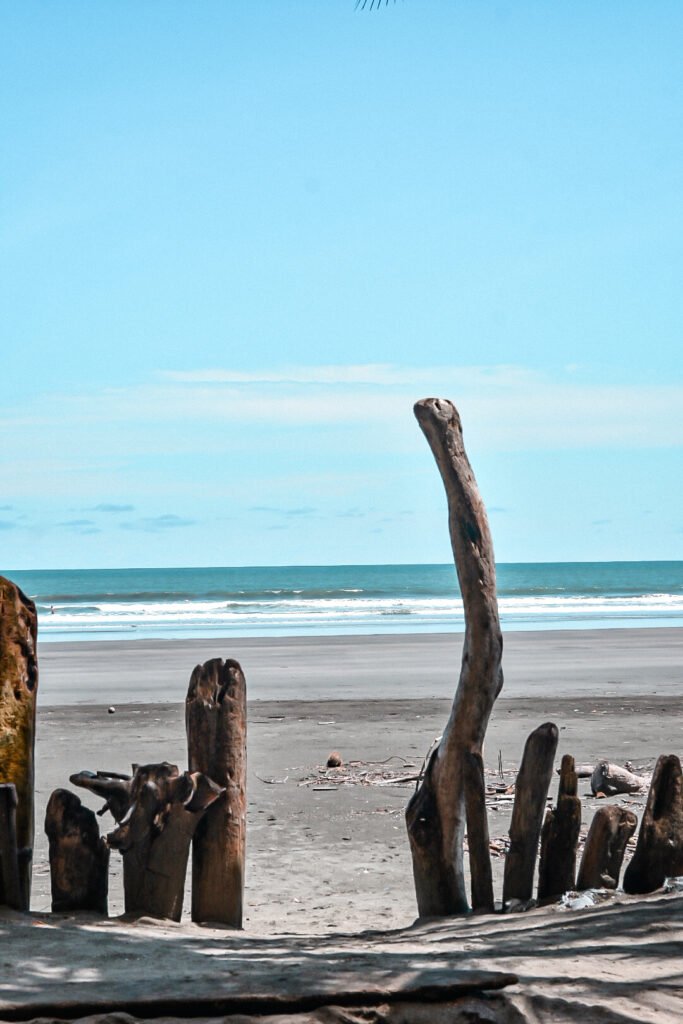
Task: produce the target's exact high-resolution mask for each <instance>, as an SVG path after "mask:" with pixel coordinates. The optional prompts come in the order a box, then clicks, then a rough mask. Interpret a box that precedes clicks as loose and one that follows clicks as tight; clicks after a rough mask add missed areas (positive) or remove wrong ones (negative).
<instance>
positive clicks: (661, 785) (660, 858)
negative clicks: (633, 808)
mask: <svg viewBox="0 0 683 1024" xmlns="http://www.w3.org/2000/svg"><path fill="white" fill-rule="evenodd" d="M681 874H683V773H682V772H681V762H680V760H679V759H678V757H676V755H675V754H663V755H662V756H661V757H660V758H659V759H658V761H657V764H656V765H655V770H654V772H653V775H652V783H651V784H650V791H649V793H648V795H647V803H646V804H645V811H644V812H643V817H642V821H641V823H640V832H639V833H638V842H637V844H636V851H635V853H634V854H633V858H632V860H631V862H630V864H629V865H628V867H627V868H626V871H625V872H624V890H625V891H626V892H629V893H646V892H654V890H655V889H659V887H660V886H661V885H663V883H664V879H665V878H669V877H671V876H674V875H681Z"/></svg>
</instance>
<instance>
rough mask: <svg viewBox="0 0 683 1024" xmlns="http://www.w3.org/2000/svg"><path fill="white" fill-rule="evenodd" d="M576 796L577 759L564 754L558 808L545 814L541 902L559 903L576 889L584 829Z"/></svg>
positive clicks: (539, 879) (540, 862)
mask: <svg viewBox="0 0 683 1024" xmlns="http://www.w3.org/2000/svg"><path fill="white" fill-rule="evenodd" d="M576 794H577V778H576V772H575V771H574V758H573V757H572V756H571V755H570V754H565V755H564V757H563V758H562V767H561V768H560V786H559V792H558V795H557V806H556V807H554V808H551V809H549V810H548V811H547V812H546V816H545V821H544V822H543V829H542V832H541V856H540V860H539V863H538V900H539V903H540V902H550V901H551V900H557V899H559V897H560V896H562V895H563V894H564V893H565V892H570V891H571V890H572V889H573V888H574V879H575V877H576V847H577V845H578V842H579V832H580V830H581V800H580V799H579V797H578V796H577V795H576Z"/></svg>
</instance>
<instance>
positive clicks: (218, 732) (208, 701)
mask: <svg viewBox="0 0 683 1024" xmlns="http://www.w3.org/2000/svg"><path fill="white" fill-rule="evenodd" d="M185 723H186V730H187V748H188V764H189V767H190V771H195V772H203V773H204V774H205V775H207V776H208V777H209V778H211V779H213V780H214V781H215V782H217V783H218V785H219V786H222V787H223V788H224V789H225V797H224V798H223V799H221V800H218V801H216V803H215V804H214V805H213V807H211V809H210V810H209V812H208V813H207V814H206V816H205V817H204V819H203V820H202V821H201V823H200V824H199V826H198V828H197V831H196V833H195V835H194V839H193V841H192V920H193V921H215V922H219V923H221V924H227V925H230V926H231V927H233V928H241V927H242V915H243V905H244V871H245V856H246V835H247V793H246V788H247V689H246V682H245V679H244V673H243V672H242V669H241V667H240V665H239V663H238V662H237V661H234V660H233V659H228V660H227V661H223V660H222V659H221V658H213V659H212V660H211V661H207V662H206V664H204V665H197V667H196V668H195V670H194V671H193V673H192V676H191V678H190V685H189V688H188V692H187V699H186V702H185Z"/></svg>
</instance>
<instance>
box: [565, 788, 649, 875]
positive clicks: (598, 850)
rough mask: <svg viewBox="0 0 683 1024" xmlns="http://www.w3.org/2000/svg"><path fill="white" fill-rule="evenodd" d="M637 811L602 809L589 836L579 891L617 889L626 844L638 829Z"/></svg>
mask: <svg viewBox="0 0 683 1024" xmlns="http://www.w3.org/2000/svg"><path fill="white" fill-rule="evenodd" d="M637 824H638V819H637V818H636V816H635V814H634V813H633V811H627V810H626V808H625V807H619V806H617V805H616V804H610V805H609V806H607V807H598V809H597V811H596V812H595V816H594V817H593V820H592V822H591V827H590V828H589V830H588V835H587V836H586V845H585V846H584V848H583V857H582V858H581V867H580V868H579V877H578V878H577V880H576V888H577V889H578V890H579V891H581V890H583V889H602V888H605V889H616V887H617V885H618V884H619V873H620V872H621V865H622V861H623V859H624V852H625V850H626V844H627V843H628V841H629V839H630V838H631V836H632V835H633V833H634V832H635V830H636V825H637Z"/></svg>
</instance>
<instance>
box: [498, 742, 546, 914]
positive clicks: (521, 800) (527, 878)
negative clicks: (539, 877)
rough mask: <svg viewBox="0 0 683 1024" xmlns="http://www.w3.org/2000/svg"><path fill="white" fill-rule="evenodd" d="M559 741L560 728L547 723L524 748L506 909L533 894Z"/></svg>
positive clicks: (514, 809)
mask: <svg viewBox="0 0 683 1024" xmlns="http://www.w3.org/2000/svg"><path fill="white" fill-rule="evenodd" d="M558 737H559V733H558V731H557V726H556V725H553V723H552V722H546V723H545V724H544V725H539V727H538V729H534V731H533V732H532V733H531V735H530V736H529V737H528V739H527V741H526V744H525V746H524V754H523V755H522V763H521V765H520V768H519V773H518V775H517V782H516V784H515V802H514V804H513V805H512V820H511V822H510V848H509V850H508V852H507V855H506V857H505V870H504V873H503V909H506V908H507V907H508V906H509V905H510V904H511V903H516V902H519V903H527V902H528V901H529V900H530V899H531V896H532V893H533V887H534V868H535V866H536V856H537V853H538V839H539V836H540V834H541V823H542V821H543V812H544V811H545V802H546V797H547V796H548V787H549V786H550V779H551V777H552V773H553V761H554V759H555V751H556V750H557V740H558Z"/></svg>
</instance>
